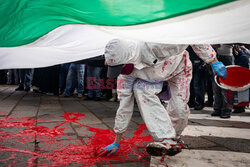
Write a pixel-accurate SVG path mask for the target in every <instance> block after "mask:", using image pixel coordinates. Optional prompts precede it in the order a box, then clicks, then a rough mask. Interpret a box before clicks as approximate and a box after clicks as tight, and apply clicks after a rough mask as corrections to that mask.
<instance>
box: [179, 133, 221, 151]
mask: <svg viewBox="0 0 250 167" xmlns="http://www.w3.org/2000/svg"><path fill="white" fill-rule="evenodd" d="M182 139H183V141H184V143H185V144H187V145H188V148H189V149H197V148H204V149H206V148H209V147H215V146H217V145H216V144H215V143H213V142H211V141H209V140H206V139H204V138H201V137H193V136H183V137H182Z"/></svg>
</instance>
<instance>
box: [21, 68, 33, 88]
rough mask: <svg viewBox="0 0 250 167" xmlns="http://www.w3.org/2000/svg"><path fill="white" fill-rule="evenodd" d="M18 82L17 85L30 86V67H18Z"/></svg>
mask: <svg viewBox="0 0 250 167" xmlns="http://www.w3.org/2000/svg"><path fill="white" fill-rule="evenodd" d="M19 77H20V83H19V87H21V88H23V87H24V86H25V87H26V88H30V85H31V81H32V69H20V70H19Z"/></svg>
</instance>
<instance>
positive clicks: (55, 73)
mask: <svg viewBox="0 0 250 167" xmlns="http://www.w3.org/2000/svg"><path fill="white" fill-rule="evenodd" d="M212 47H213V48H214V49H215V51H216V53H217V58H218V60H219V61H221V62H223V64H224V65H225V66H228V65H233V64H234V65H240V66H243V67H246V68H249V55H250V51H249V50H248V49H247V47H246V46H245V45H243V44H218V45H212ZM186 50H187V51H188V52H189V58H190V60H191V62H192V68H193V71H192V80H191V83H190V98H189V101H188V105H189V107H190V108H194V109H195V110H202V109H203V108H204V107H205V106H206V107H213V108H214V112H213V113H212V114H211V115H212V116H220V117H221V118H230V115H231V113H232V111H233V112H234V113H241V112H245V109H244V107H234V108H232V106H230V105H229V104H228V103H227V102H226V99H225V97H224V94H223V92H222V90H221V88H220V87H218V86H217V85H216V84H215V82H214V74H213V72H212V69H211V67H210V66H209V65H208V64H206V63H205V62H204V61H203V60H202V59H201V58H200V57H198V56H197V54H196V53H195V52H194V50H193V49H192V47H191V46H189V47H188V48H187V49H186ZM104 62H105V58H104V55H100V56H97V57H95V58H91V59H87V60H82V61H77V62H71V63H65V64H61V65H55V66H51V67H44V68H35V69H9V70H1V72H0V73H1V78H0V79H1V81H0V83H2V84H8V85H11V84H15V85H18V87H17V88H16V91H30V90H31V88H32V91H34V92H37V93H45V94H53V95H59V96H60V97H70V96H76V97H77V98H84V100H96V101H99V100H102V99H108V100H110V101H117V93H116V79H108V78H107V66H106V65H105V63H104Z"/></svg>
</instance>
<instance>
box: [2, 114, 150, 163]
mask: <svg viewBox="0 0 250 167" xmlns="http://www.w3.org/2000/svg"><path fill="white" fill-rule="evenodd" d="M63 117H64V118H65V121H64V122H63V123H61V124H59V125H56V126H55V127H54V128H48V127H45V126H36V125H35V122H36V120H34V119H27V118H20V119H18V120H15V119H14V118H5V119H0V130H1V129H2V128H6V127H7V128H12V127H14V128H16V127H21V128H25V129H24V130H16V131H14V130H12V131H8V130H5V131H4V132H0V142H1V141H4V140H13V141H17V142H20V143H21V144H25V143H30V142H35V137H34V136H36V138H37V137H38V136H39V139H40V141H39V142H42V143H43V144H47V145H48V146H49V145H50V144H52V143H58V146H59V145H60V143H59V142H60V141H61V140H59V138H60V137H61V136H63V135H64V136H66V134H65V133H64V130H65V128H60V127H61V126H62V125H64V124H67V123H69V122H74V123H77V124H79V125H81V126H84V127H86V128H87V130H88V131H91V132H94V136H92V137H88V136H86V138H88V141H87V143H86V144H79V145H73V144H74V143H71V144H68V145H66V146H64V147H62V148H60V149H54V150H53V151H44V150H39V151H28V150H23V149H18V148H14V147H6V146H1V145H0V151H1V152H8V153H9V154H10V156H9V157H8V158H6V159H4V160H1V162H3V161H5V162H6V163H7V161H10V160H13V159H14V158H15V156H16V155H17V154H27V155H32V157H31V158H30V159H28V160H27V162H26V165H27V166H35V165H38V166H66V165H72V164H81V165H82V166H92V165H95V164H97V163H99V164H108V165H110V166H112V165H111V164H110V161H119V162H125V161H128V160H129V161H140V162H146V160H144V158H145V157H146V156H148V154H147V153H146V150H145V142H149V141H152V137H151V136H150V135H143V132H144V130H145V129H146V126H145V125H139V129H138V130H136V131H135V132H134V134H133V136H132V137H126V136H125V137H124V140H122V141H121V143H120V148H119V150H118V151H117V153H116V154H115V155H113V156H109V157H99V156H97V155H96V152H97V151H98V150H99V149H101V148H103V147H105V146H107V145H109V144H111V143H112V142H113V141H114V138H115V134H114V133H113V131H112V129H99V128H93V127H89V126H87V125H83V124H80V123H79V122H77V121H79V120H81V119H82V118H83V119H84V117H85V115H84V114H80V113H65V114H64V116H63ZM36 160H37V161H36ZM11 162H13V163H14V162H15V161H11ZM19 165H20V164H19Z"/></svg>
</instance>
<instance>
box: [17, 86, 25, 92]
mask: <svg viewBox="0 0 250 167" xmlns="http://www.w3.org/2000/svg"><path fill="white" fill-rule="evenodd" d="M23 90H24V88H23V87H18V88H16V89H15V91H23Z"/></svg>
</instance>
